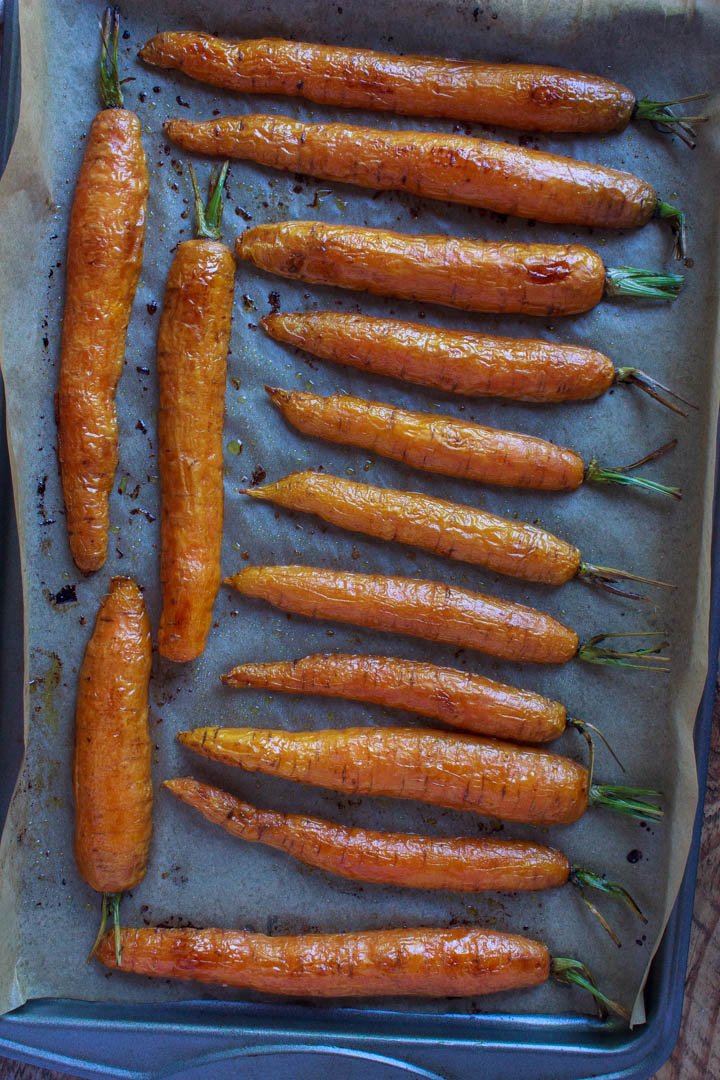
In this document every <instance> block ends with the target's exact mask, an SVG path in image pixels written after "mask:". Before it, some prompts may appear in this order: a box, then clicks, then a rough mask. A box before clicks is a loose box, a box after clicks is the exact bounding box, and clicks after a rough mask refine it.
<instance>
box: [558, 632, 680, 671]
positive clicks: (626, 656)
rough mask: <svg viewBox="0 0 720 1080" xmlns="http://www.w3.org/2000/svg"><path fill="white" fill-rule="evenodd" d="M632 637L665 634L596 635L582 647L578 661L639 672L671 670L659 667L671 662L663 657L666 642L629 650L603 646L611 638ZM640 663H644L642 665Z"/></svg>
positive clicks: (578, 654) (660, 635)
mask: <svg viewBox="0 0 720 1080" xmlns="http://www.w3.org/2000/svg"><path fill="white" fill-rule="evenodd" d="M630 637H664V634H662V633H656V632H654V631H653V632H651V631H647V632H645V631H638V632H633V633H623V632H620V633H616V634H596V635H595V636H594V637H591V638H590V639H589V640H588V641H586V642H585V643H584V644H583V645H581V646H580V648H579V649H578V651H577V656H578V659H579V660H584V661H585V662H586V663H588V664H605V665H608V666H610V667H625V668H634V669H636V670H639V671H659V672H668V671H669V670H670V669H669V668H668V667H665V666H663V667H660V666H658V665H661V664H662V665H666V664H668V663H669V662H670V657H669V656H664V655H662V650H663V649H664V648H666V646H667V642H666V641H663V642H660V644H659V645H654V646H653V647H652V648H647V649H629V650H621V649H610V648H607V647H604V646H603V644H602V643H603V641H608V640H610V638H630ZM638 661H644V662H642V663H640V662H638Z"/></svg>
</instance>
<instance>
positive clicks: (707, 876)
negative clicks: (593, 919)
mask: <svg viewBox="0 0 720 1080" xmlns="http://www.w3.org/2000/svg"><path fill="white" fill-rule="evenodd" d="M719 920H720V695H719V696H718V697H716V700H715V716H714V723H713V737H712V751H711V757H710V771H709V774H708V787H707V794H706V797H705V824H704V828H703V836H702V851H701V855H700V870H699V873H698V882H697V892H696V894H695V911H694V915H693V930H692V940H691V943H690V959H689V963H688V970H687V983H686V988H685V1009H684V1013H683V1023H682V1029H681V1031H680V1038H679V1040H678V1044H677V1046H676V1047H675V1050H674V1052H673V1054H672V1057H671V1058H670V1060H669V1061H668V1062H667V1064H665V1065H664V1066H663V1067H662V1069H661V1070H660V1072H659V1073H657V1074H656V1076H655V1078H654V1080H720V1023H719V1018H720V935H719V934H718V932H717V931H718V921H719ZM0 1080H67V1077H65V1076H64V1075H63V1074H60V1073H55V1072H50V1071H49V1070H47V1069H36V1068H34V1067H31V1066H29V1065H18V1064H15V1063H13V1062H12V1061H7V1060H6V1059H5V1058H0Z"/></svg>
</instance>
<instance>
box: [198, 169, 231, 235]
mask: <svg viewBox="0 0 720 1080" xmlns="http://www.w3.org/2000/svg"><path fill="white" fill-rule="evenodd" d="M229 165H230V162H229V161H226V162H225V163H224V165H223V166H222V168H220V169H217V168H216V169H213V171H212V172H211V173H210V181H209V183H208V197H207V203H206V202H204V201H203V197H202V194H201V192H200V187H199V185H198V182H197V176H196V175H195V170H194V168H193V167H192V165H190V180H191V182H192V188H193V201H194V203H195V238H196V239H198V240H202V239H205V240H219V239H220V227H221V223H222V214H223V197H222V196H223V188H224V186H225V178H226V176H227V171H228V167H229Z"/></svg>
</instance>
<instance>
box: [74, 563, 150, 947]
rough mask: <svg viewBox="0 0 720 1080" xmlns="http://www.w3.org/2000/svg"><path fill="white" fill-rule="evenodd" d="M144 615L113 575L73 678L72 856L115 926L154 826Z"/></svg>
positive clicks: (138, 598)
mask: <svg viewBox="0 0 720 1080" xmlns="http://www.w3.org/2000/svg"><path fill="white" fill-rule="evenodd" d="M151 664H152V643H151V640H150V622H149V620H148V617H147V613H146V611H145V604H144V602H143V598H142V593H141V592H140V590H139V588H138V587H137V585H136V584H135V582H134V581H131V580H130V579H129V578H113V579H112V581H111V582H110V590H109V592H108V594H107V596H106V597H105V599H104V601H103V603H102V605H101V607H100V610H99V612H98V616H97V620H96V623H95V629H94V631H93V634H92V637H91V638H90V641H89V642H88V646H87V649H86V650H85V657H84V659H83V663H82V667H81V668H80V675H79V678H78V694H77V705H76V710H75V753H74V759H73V791H74V795H75V860H76V862H77V867H78V870H79V871H80V874H81V876H82V877H83V878H84V879H85V881H86V882H87V883H88V885H89V886H90V887H91V888H92V889H96V890H97V892H100V893H102V894H103V917H102V925H101V927H100V935H99V936H101V935H102V933H103V931H104V927H105V920H106V917H107V913H108V906H111V907H112V910H113V917H114V921H115V927H116V931H117V930H118V929H119V925H120V924H119V912H118V909H119V902H120V896H121V894H122V893H123V892H125V891H126V890H128V889H132V888H134V887H135V886H136V885H137V884H138V883H139V882H140V881H142V879H143V877H144V876H145V870H146V867H147V860H148V851H149V847H150V836H151V833H152V783H151V777H150V760H151V753H152V747H151V744H150V732H149V728H148V686H149V682H150V668H151Z"/></svg>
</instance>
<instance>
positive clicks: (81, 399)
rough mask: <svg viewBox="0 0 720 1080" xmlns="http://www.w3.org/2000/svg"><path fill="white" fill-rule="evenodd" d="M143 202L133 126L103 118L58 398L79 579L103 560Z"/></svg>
mask: <svg viewBox="0 0 720 1080" xmlns="http://www.w3.org/2000/svg"><path fill="white" fill-rule="evenodd" d="M147 194H148V174H147V167H146V164H145V155H144V152H143V147H142V141H141V138H140V121H139V120H138V118H137V116H136V115H135V113H132V112H128V111H127V110H126V109H104V110H103V111H101V112H99V113H98V114H97V115H96V117H95V119H94V120H93V123H92V126H91V128H90V131H89V133H88V137H87V142H86V147H85V154H84V157H83V162H82V165H81V166H80V173H79V175H78V181H77V186H76V188H75V196H74V199H73V206H72V211H71V214H70V230H69V233H68V245H67V274H66V285H65V311H64V316H63V330H62V343H61V347H60V376H59V380H58V387H57V391H56V394H55V411H56V416H57V423H58V457H59V462H60V475H61V480H62V487H63V495H64V498H65V511H66V517H67V527H68V537H69V542H70V550H71V552H72V556H73V559H74V560H75V563H76V565H77V566H78V568H79V569H80V570H82V571H83V572H84V573H90V572H92V571H94V570H98V569H99V568H100V567H101V566H102V565H103V563H104V562H105V558H106V555H107V544H108V530H109V513H108V499H109V495H110V491H111V490H112V485H113V481H114V478H115V470H116V468H117V460H118V428H117V415H116V411H115V391H116V389H117V384H118V381H119V379H120V375H121V373H122V367H123V357H124V353H125V336H126V333H127V327H128V322H129V320H130V311H131V308H132V303H133V299H134V296H135V290H136V288H137V283H138V278H139V275H140V267H141V265H142V252H143V243H144V239H145V210H146V204H147Z"/></svg>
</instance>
